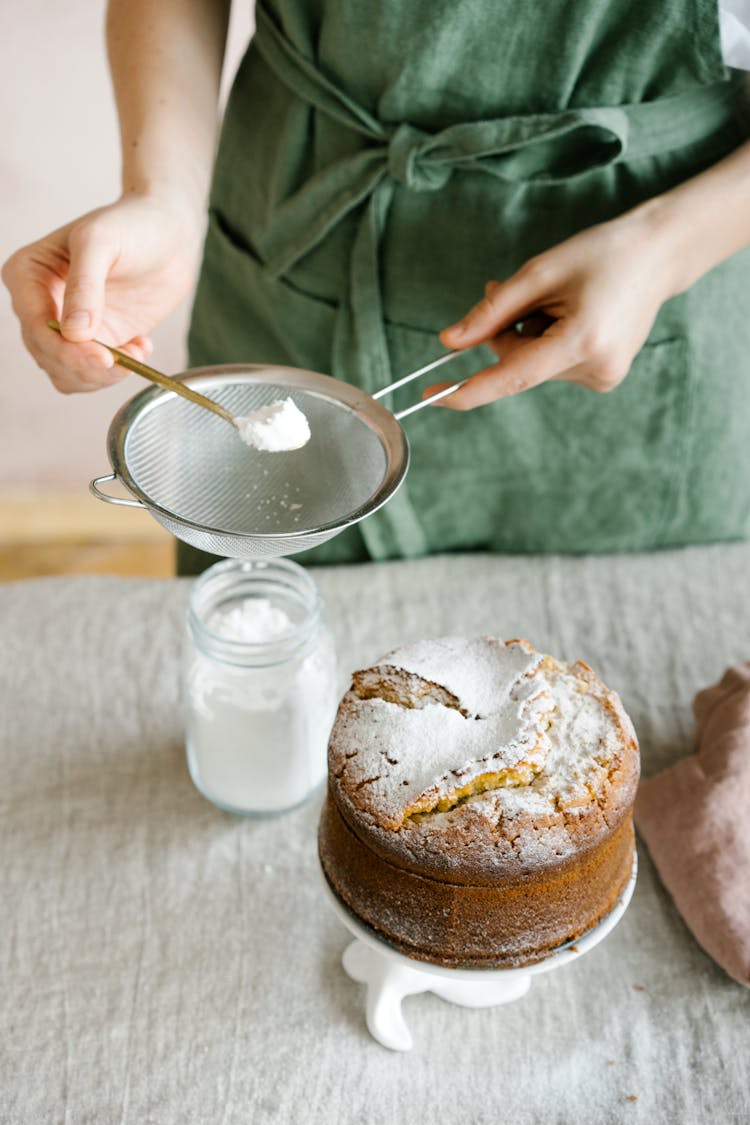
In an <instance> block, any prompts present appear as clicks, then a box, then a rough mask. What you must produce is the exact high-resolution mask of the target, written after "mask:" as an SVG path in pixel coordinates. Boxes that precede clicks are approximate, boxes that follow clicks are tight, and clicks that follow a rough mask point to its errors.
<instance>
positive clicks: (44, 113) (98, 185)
mask: <svg viewBox="0 0 750 1125" xmlns="http://www.w3.org/2000/svg"><path fill="white" fill-rule="evenodd" d="M0 9H1V10H0V45H1V46H0V55H1V56H2V60H1V61H2V65H0V106H1V107H2V132H1V134H0V135H1V136H2V143H1V145H0V149H1V151H0V216H2V220H1V221H0V260H2V261H4V260H5V258H6V257H8V255H9V254H11V253H12V252H13V250H15V249H16V248H17V247H18V246H21V245H23V244H24V243H27V242H31V241H33V240H34V239H36V238H38V237H40V236H41V235H43V234H46V233H47V232H48V231H50V230H53V229H54V228H55V227H57V226H60V225H62V224H63V223H65V222H68V221H69V220H70V219H72V218H74V217H75V216H76V215H79V214H81V213H82V212H84V211H88V210H89V209H90V208H92V207H96V206H100V205H101V204H102V203H105V202H108V201H109V200H111V199H113V198H115V197H116V195H117V193H118V190H119V166H120V162H119V148H118V133H117V120H116V117H115V112H114V105H113V100H112V93H111V88H110V82H109V75H108V72H107V67H106V55H105V47H104V30H103V29H104V13H105V9H106V4H105V2H104V0H65V2H64V3H60V2H59V0H24V3H23V4H11V3H5V4H2V5H0ZM251 15H252V5H251V2H250V0H245V2H243V3H235V4H234V5H233V12H232V21H231V26H230V33H229V43H228V47H227V57H226V65H225V75H224V89H225V91H226V87H227V85H228V83H229V81H230V80H231V75H232V73H233V72H234V69H235V68H236V65H237V63H238V61H239V58H240V56H241V54H242V51H243V50H244V47H245V45H246V43H247V40H248V37H249V35H250V33H251ZM189 305H190V302H189V301H185V302H184V304H183V306H182V307H180V308H179V309H178V310H177V311H176V312H175V313H174V314H173V315H172V316H171V317H170V318H169V320H168V321H167V322H165V323H164V324H163V325H162V326H161V328H160V329H159V330H158V331H157V333H156V334H155V338H154V339H155V345H156V347H155V352H154V356H153V363H154V365H155V366H156V367H161V368H162V369H163V370H165V371H167V372H173V371H179V370H181V369H182V368H183V367H184V364H185V358H184V357H185V352H184V334H185V328H186V321H187V313H188V310H189ZM0 356H1V357H2V372H1V373H0V492H3V493H5V494H6V495H7V494H10V493H17V492H19V491H26V490H30V489H33V490H52V489H54V490H59V491H79V490H80V489H82V488H86V487H87V485H88V481H89V479H90V478H91V477H92V476H95V475H97V474H98V473H100V472H107V471H108V462H107V457H106V452H105V435H106V431H107V426H108V424H109V420H110V418H111V416H112V415H113V414H114V412H115V410H116V409H117V408H118V406H119V405H120V403H122V402H124V401H125V399H127V398H130V397H131V395H133V394H135V393H136V391H138V390H140V389H141V387H142V386H144V385H145V384H143V382H142V380H139V379H138V377H137V376H130V377H129V378H128V379H126V380H125V381H124V382H123V383H121V384H120V385H119V386H117V387H112V388H109V389H107V390H103V391H98V392H96V393H94V394H85V395H74V396H66V395H61V394H59V393H58V392H57V391H55V390H54V389H53V388H52V386H51V384H50V383H49V381H48V380H47V377H46V375H44V373H43V372H41V371H40V370H39V368H38V367H37V366H36V364H35V363H34V361H33V360H32V359H31V357H30V356H29V355H28V353H27V352H26V351H25V350H24V348H23V344H22V342H21V336H20V332H19V328H18V322H17V321H16V319H15V316H14V315H13V312H12V310H11V307H10V300H9V297H8V293H7V291H6V290H5V287H4V286H2V287H0Z"/></svg>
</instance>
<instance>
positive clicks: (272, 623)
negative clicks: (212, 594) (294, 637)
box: [207, 598, 294, 645]
mask: <svg viewBox="0 0 750 1125" xmlns="http://www.w3.org/2000/svg"><path fill="white" fill-rule="evenodd" d="M207 624H208V628H209V629H210V631H211V632H212V633H216V634H217V635H218V636H220V637H223V638H224V639H225V640H227V641H244V642H245V643H246V644H256V645H257V644H262V643H264V642H268V641H275V640H278V639H279V637H283V636H288V635H289V634H290V633H291V632H292V631H293V630H294V625H293V624H292V622H291V621H290V619H289V615H288V614H287V613H285V612H284V610H283V609H280V608H279V607H278V606H275V605H274V604H273V602H270V601H269V600H268V598H246V599H245V601H243V602H240V603H239V605H233V606H230V608H229V609H218V610H214V612H213V613H212V614H211V616H210V617H209V619H208V622H207Z"/></svg>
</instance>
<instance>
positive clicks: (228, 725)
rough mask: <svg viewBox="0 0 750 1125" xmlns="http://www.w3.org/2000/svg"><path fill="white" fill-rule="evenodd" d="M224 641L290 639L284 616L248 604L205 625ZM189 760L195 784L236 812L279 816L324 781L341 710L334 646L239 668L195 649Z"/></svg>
mask: <svg viewBox="0 0 750 1125" xmlns="http://www.w3.org/2000/svg"><path fill="white" fill-rule="evenodd" d="M208 624H209V628H210V629H211V631H212V632H215V633H217V634H219V635H220V636H222V637H223V638H225V639H226V640H234V641H243V642H245V643H250V644H258V643H262V642H270V643H273V642H274V641H276V640H278V639H279V638H282V637H288V636H289V635H290V634H291V633H293V631H294V628H295V625H294V623H293V622H292V620H291V619H290V618H289V616H288V614H287V613H286V612H285V611H284V610H283V609H281V608H280V607H278V606H275V605H273V603H272V602H271V601H269V600H268V599H264V598H248V599H246V600H245V601H243V602H241V603H239V604H236V605H234V606H232V607H231V608H230V609H228V610H220V611H217V612H216V613H214V614H213V616H212V617H211V618H210V619H209V622H208ZM187 696H188V698H187V713H186V732H187V746H188V761H189V763H190V769H191V773H192V775H193V779H194V781H195V782H196V784H197V786H198V788H199V789H200V790H201V791H202V792H203V793H205V794H206V796H207V797H209V798H210V799H211V800H213V801H214V802H215V803H216V804H218V805H220V806H222V807H224V808H228V809H231V810H233V811H236V812H278V811H281V810H283V809H287V808H291V807H292V806H294V805H296V804H299V802H300V801H302V800H304V799H305V797H306V796H307V795H308V794H309V793H310V791H311V790H312V789H313V788H314V787H315V786H316V785H317V784H318V783H319V782H320V781H321V780H322V779H323V777H324V776H325V770H326V747H327V743H328V735H329V733H330V729H331V725H332V723H333V718H334V715H335V712H336V703H337V699H336V677H335V660H334V654H333V645H332V642H331V640H330V636H329V634H328V633H327V631H325V630H323V631H321V632H320V633H319V634H318V638H317V641H316V642H315V643H314V644H313V647H312V648H308V649H307V650H306V651H304V652H302V653H301V654H300V655H299V656H297V657H295V658H293V659H291V660H288V661H286V662H284V663H279V664H276V665H273V666H269V667H243V666H240V665H233V664H229V663H223V662H219V661H218V660H216V659H214V658H212V657H209V656H207V655H205V654H204V653H202V652H199V651H194V652H193V653H192V655H191V659H190V665H189V668H188V672H187Z"/></svg>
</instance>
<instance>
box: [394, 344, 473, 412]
mask: <svg viewBox="0 0 750 1125" xmlns="http://www.w3.org/2000/svg"><path fill="white" fill-rule="evenodd" d="M458 355H463V352H459V351H452V352H446V353H445V355H441V356H440V357H439V358H438V359H433V361H432V363H427V364H425V366H424V367H420V368H418V369H417V370H416V371H412V372H411V373H410V374H409V375H404V377H403V379H397V380H396V382H395V383H390V384H389V385H388V386H387V387H382V388H381V389H380V390H379V391H376V392H375V394H374V395H373V396H372V397H373V398H383V396H384V395H389V394H390V393H391V391H395V390H397V389H398V388H399V387H403V386H404V385H405V384H406V383H411V381H412V379H418V378H419V376H420V375H426V374H427V372H428V371H434V370H435V368H436V367H442V365H443V364H444V363H448V362H449V361H450V360H451V359H455V358H456V356H458ZM465 382H466V380H465V379H464V380H463V382H461V383H454V385H453V386H452V387H443V389H442V391H435V394H434V395H430V396H429V397H428V398H423V399H422V400H421V401H420V402H415V403H414V405H413V406H407V408H406V410H399V412H398V414H395V415H394V417H395V418H396V419H397V420H398V421H399V422H400V421H401V419H402V418H405V417H406V416H407V414H413V413H414V411H415V410H421V409H422V407H423V406H429V404H430V403H431V402H437V400H438V399H439V398H445V397H446V395H452V394H453V392H454V391H457V390H458V389H459V387H463V385H464V383H465Z"/></svg>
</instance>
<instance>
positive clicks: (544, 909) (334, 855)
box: [318, 793, 635, 969]
mask: <svg viewBox="0 0 750 1125" xmlns="http://www.w3.org/2000/svg"><path fill="white" fill-rule="evenodd" d="M318 844H319V851H320V859H321V863H322V866H323V871H324V873H325V876H326V879H327V880H328V883H329V885H330V887H331V889H332V890H333V891H334V893H335V894H336V895H337V896H338V897H339V899H341V901H342V902H343V903H344V904H345V905H346V906H347V907H348V908H349V909H350V910H351V911H352V913H353V914H354V915H355V916H356V917H357V919H358V920H359V921H361V922H364V923H365V924H366V925H367V926H368V927H369V928H370V929H372V930H373V931H374V932H375V933H376V934H377V935H378V936H379V937H381V938H383V939H384V940H385V941H387V942H388V943H389V944H390V945H392V946H394V948H396V949H398V950H399V951H400V952H401V953H405V954H406V955H407V956H409V957H414V958H416V959H417V960H420V961H429V962H432V963H433V964H438V965H444V966H446V967H450V968H463V969H498V968H510V967H520V966H523V965H530V964H533V963H534V962H535V961H540V960H541V959H542V958H544V957H546V956H547V955H548V954H549V953H551V952H552V951H553V950H554V949H556V948H557V947H558V946H560V945H562V944H564V943H565V942H567V941H573V940H575V939H576V938H578V937H580V936H581V934H584V933H585V932H586V931H587V930H589V929H591V928H592V926H595V925H596V924H597V923H598V922H599V921H601V919H602V918H604V917H605V915H607V914H608V913H609V912H610V910H611V909H612V908H613V907H614V905H615V903H616V901H617V899H618V897H619V895H620V894H621V892H622V890H623V889H624V887H625V886H626V884H627V882H628V880H629V878H630V874H631V870H632V865H633V854H634V846H635V840H634V834H633V824H632V820H631V818H630V817H629V816H628V817H626V819H625V820H624V821H623V823H622V824H621V825H620V826H619V828H618V829H617V830H616V831H615V832H614V833H612V834H611V836H609V837H608V838H607V839H605V840H603V841H602V842H601V843H600V844H598V845H597V846H595V847H594V848H589V849H586V850H584V851H582V852H580V853H578V854H577V855H576V856H574V857H570V858H568V859H567V860H563V861H562V862H561V863H559V864H558V865H557V866H556V867H550V868H548V869H547V870H539V869H537V870H531V871H527V872H526V873H525V874H524V873H516V875H515V876H512V875H511V876H508V877H506V878H505V880H504V881H503V882H502V883H500V882H499V880H497V879H496V881H495V884H494V885H493V886H487V885H481V886H472V885H467V884H456V883H451V882H445V881H443V880H436V879H433V878H431V877H430V876H429V875H425V874H419V873H417V872H414V871H408V870H406V869H404V868H402V867H399V866H396V865H395V864H393V863H389V862H388V861H387V860H385V859H383V858H382V857H381V856H379V855H376V854H375V853H374V852H372V851H371V850H370V849H369V848H368V847H367V845H366V844H365V843H363V842H362V840H360V839H359V838H358V837H357V836H356V835H355V834H354V833H353V832H352V831H351V830H350V829H349V827H348V826H347V824H346V823H345V821H344V820H343V818H342V817H341V815H340V813H339V811H338V808H337V806H336V803H335V801H333V800H332V799H331V796H330V793H329V797H328V800H327V802H326V804H325V806H324V808H323V813H322V816H321V821H320V830H319V835H318Z"/></svg>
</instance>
